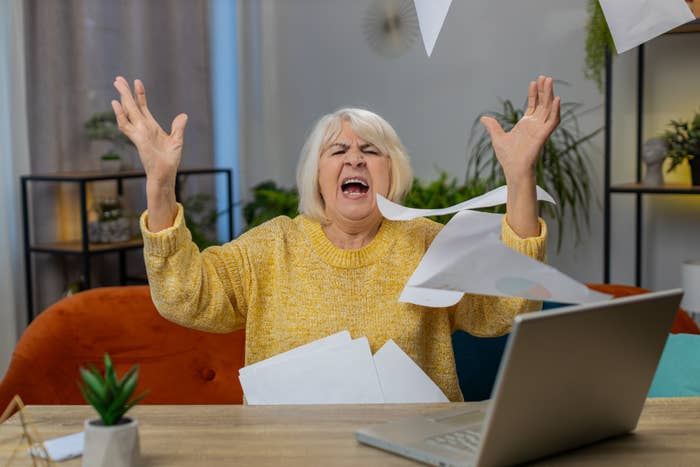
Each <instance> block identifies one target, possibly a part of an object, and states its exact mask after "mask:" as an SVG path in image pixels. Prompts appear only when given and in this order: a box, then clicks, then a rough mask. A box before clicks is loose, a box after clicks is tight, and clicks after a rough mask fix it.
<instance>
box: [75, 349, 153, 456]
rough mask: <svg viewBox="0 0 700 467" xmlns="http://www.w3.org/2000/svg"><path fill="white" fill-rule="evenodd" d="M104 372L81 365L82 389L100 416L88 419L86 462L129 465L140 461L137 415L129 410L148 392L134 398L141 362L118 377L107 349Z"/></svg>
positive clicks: (84, 454)
mask: <svg viewBox="0 0 700 467" xmlns="http://www.w3.org/2000/svg"><path fill="white" fill-rule="evenodd" d="M104 364H105V372H104V376H103V375H102V374H100V372H99V371H98V370H97V368H95V367H94V366H93V365H89V369H85V368H82V367H81V368H80V377H81V380H82V381H81V382H78V387H79V388H80V392H81V393H82V394H83V397H85V400H86V401H87V402H88V403H89V404H90V405H92V406H93V407H94V408H95V410H96V411H97V413H98V414H99V415H100V418H97V419H94V420H86V421H85V447H84V449H83V465H84V466H104V467H107V466H109V467H127V466H135V465H137V464H138V462H139V433H138V423H137V421H136V420H135V419H131V418H127V417H125V416H124V415H125V414H126V412H128V411H129V409H131V407H133V406H134V405H136V404H137V403H138V402H139V401H141V399H143V398H144V397H145V396H146V394H147V393H143V394H141V395H139V396H138V397H135V398H133V399H132V398H131V396H132V395H133V394H134V390H135V389H136V383H137V382H138V377H139V370H138V366H134V367H132V368H131V369H130V370H129V371H127V372H126V374H125V375H124V376H123V377H122V378H121V379H118V378H117V374H116V372H115V371H114V366H113V365H112V360H111V359H110V358H109V355H108V354H106V353H105V356H104Z"/></svg>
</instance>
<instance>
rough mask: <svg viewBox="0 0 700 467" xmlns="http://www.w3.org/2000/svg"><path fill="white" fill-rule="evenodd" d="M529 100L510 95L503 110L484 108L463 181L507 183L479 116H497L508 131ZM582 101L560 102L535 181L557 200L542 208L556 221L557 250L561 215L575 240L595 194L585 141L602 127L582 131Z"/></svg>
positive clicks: (473, 135) (585, 223) (586, 223)
mask: <svg viewBox="0 0 700 467" xmlns="http://www.w3.org/2000/svg"><path fill="white" fill-rule="evenodd" d="M526 106H527V104H524V105H523V107H522V108H516V107H515V106H514V105H513V103H512V102H511V101H510V100H504V101H501V109H500V110H495V111H486V112H482V113H481V114H480V115H479V116H478V117H477V118H476V120H475V121H474V125H473V126H472V131H471V136H470V138H469V145H470V147H471V150H470V152H471V154H470V159H469V162H468V163H467V177H466V178H467V180H470V179H472V178H476V179H479V180H484V182H485V183H486V186H487V189H493V188H495V187H497V186H500V185H503V184H505V177H504V175H503V171H502V170H501V166H500V164H499V162H498V159H496V154H495V153H494V151H493V147H492V146H491V138H490V136H489V134H488V132H487V131H486V129H485V128H483V126H482V125H481V123H480V122H479V119H480V118H481V117H482V116H484V115H486V116H490V117H493V118H495V119H496V120H498V122H499V123H500V124H501V126H502V127H503V129H504V130H505V131H510V129H511V128H513V126H515V124H516V123H518V121H519V120H520V119H521V118H522V117H523V115H524V113H525V108H526ZM581 107H582V104H579V103H563V102H562V104H561V123H560V124H559V126H558V127H557V128H556V129H555V130H554V132H553V133H552V135H551V136H550V137H549V139H548V140H547V141H546V142H545V144H544V147H543V150H542V156H541V157H540V159H539V160H538V162H537V166H536V168H535V174H536V179H537V184H538V185H539V186H541V187H542V188H544V189H545V190H546V191H547V192H549V193H550V194H551V195H552V196H554V198H555V199H556V200H557V204H550V203H541V205H540V209H541V210H543V211H544V212H545V213H547V214H548V215H549V216H551V217H552V218H553V219H554V220H556V222H557V227H558V233H559V236H558V241H557V250H559V249H560V248H561V242H562V238H563V232H564V226H565V224H566V223H565V222H564V221H565V218H566V217H567V216H571V220H572V225H573V227H574V232H575V236H576V241H579V240H580V239H581V237H582V229H583V228H584V227H586V228H588V226H589V221H590V219H589V211H590V205H591V201H592V199H593V190H592V187H591V182H592V178H591V175H590V171H591V168H590V162H589V157H588V154H587V143H588V142H589V141H590V140H591V139H592V138H593V137H594V136H596V135H597V134H598V133H600V132H601V131H602V128H598V129H597V130H594V131H592V132H590V133H583V132H582V131H581V129H580V127H579V124H578V117H577V115H578V114H579V111H580V109H581Z"/></svg>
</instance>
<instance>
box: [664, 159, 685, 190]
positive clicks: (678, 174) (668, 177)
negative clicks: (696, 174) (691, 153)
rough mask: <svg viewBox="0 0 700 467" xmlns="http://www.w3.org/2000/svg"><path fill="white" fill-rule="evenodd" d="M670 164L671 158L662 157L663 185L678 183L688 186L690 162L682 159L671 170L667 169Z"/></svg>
mask: <svg viewBox="0 0 700 467" xmlns="http://www.w3.org/2000/svg"><path fill="white" fill-rule="evenodd" d="M670 166H671V159H669V158H666V159H664V163H663V166H662V167H663V169H662V170H663V174H664V185H680V186H690V164H688V161H687V160H684V161H683V162H681V163H680V164H678V165H677V166H676V168H675V169H673V170H672V171H670V172H669V171H668V168H669V167H670Z"/></svg>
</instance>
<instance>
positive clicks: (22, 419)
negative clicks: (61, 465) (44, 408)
mask: <svg viewBox="0 0 700 467" xmlns="http://www.w3.org/2000/svg"><path fill="white" fill-rule="evenodd" d="M15 410H16V411H17V414H16V418H17V419H18V420H19V424H17V423H15V422H13V423H5V422H6V421H7V420H8V419H9V418H10V416H11V415H13V413H14V411H15ZM32 452H33V453H34V455H32V454H31V453H32ZM0 465H1V466H5V467H10V466H16V465H33V466H35V467H36V466H37V465H45V466H53V465H54V463H53V462H52V460H51V457H49V453H48V451H47V450H46V447H45V446H44V442H43V440H42V438H41V437H40V436H39V431H38V430H37V428H36V425H34V422H32V420H31V418H30V416H29V413H28V412H27V410H26V407H25V405H24V403H23V402H22V399H21V398H20V397H19V396H15V397H14V398H12V400H11V401H10V403H9V405H8V406H7V408H6V409H5V411H4V412H3V413H2V415H0Z"/></svg>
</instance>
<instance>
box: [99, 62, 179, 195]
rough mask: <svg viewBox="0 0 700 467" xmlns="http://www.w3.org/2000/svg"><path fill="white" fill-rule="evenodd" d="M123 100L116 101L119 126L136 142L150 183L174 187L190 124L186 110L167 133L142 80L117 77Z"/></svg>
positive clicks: (115, 81) (115, 108) (118, 88)
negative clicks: (150, 106) (131, 84)
mask: <svg viewBox="0 0 700 467" xmlns="http://www.w3.org/2000/svg"><path fill="white" fill-rule="evenodd" d="M114 87H115V88H116V89H117V91H119V96H120V99H121V102H117V101H116V100H113V101H112V109H114V114H115V115H116V117H117V124H118V125H119V129H120V130H121V131H122V132H123V133H124V134H125V135H126V136H127V137H128V138H129V139H130V140H131V141H132V142H133V143H134V145H136V149H137V150H138V152H139V157H140V158H141V163H142V164H143V169H144V171H145V172H146V178H147V181H148V183H149V184H150V185H155V186H159V187H163V188H165V187H174V186H175V177H176V176H177V168H178V166H179V165H180V159H181V158H182V143H183V138H184V132H185V125H187V115H185V114H184V113H182V114H180V115H178V116H177V117H175V119H174V120H173V122H172V124H171V131H170V134H167V133H166V132H165V131H163V129H162V128H161V127H160V125H159V124H158V122H156V120H155V118H153V115H151V112H150V111H149V110H148V105H147V103H146V89H145V88H144V86H143V83H142V82H141V80H138V79H137V80H135V81H134V91H135V94H136V96H135V97H134V95H133V94H132V93H131V88H130V87H129V83H128V82H127V81H126V79H124V78H123V77H122V76H117V77H116V79H115V80H114Z"/></svg>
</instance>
